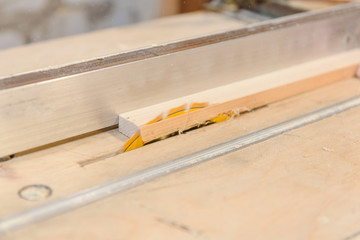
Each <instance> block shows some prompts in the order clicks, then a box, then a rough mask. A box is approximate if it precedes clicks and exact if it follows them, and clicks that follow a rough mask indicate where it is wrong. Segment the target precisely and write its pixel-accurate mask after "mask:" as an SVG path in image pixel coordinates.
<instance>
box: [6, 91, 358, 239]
mask: <svg viewBox="0 0 360 240" xmlns="http://www.w3.org/2000/svg"><path fill="white" fill-rule="evenodd" d="M356 106H360V96H357V97H354V98H351V99H349V100H346V101H343V102H340V103H337V104H335V105H331V106H329V107H325V108H322V109H320V110H318V111H315V112H311V113H308V114H306V115H303V116H300V117H297V118H294V119H291V120H288V121H285V122H282V123H280V124H277V125H273V126H270V127H268V128H265V129H262V130H260V131H256V132H253V133H250V134H248V135H245V136H241V137H239V138H236V139H233V140H231V141H228V142H225V143H222V144H219V145H216V146H213V147H210V148H207V149H204V150H201V151H198V152H195V153H192V154H189V155H186V156H183V157H180V158H177V159H174V160H172V161H169V162H167V163H163V164H160V165H157V166H154V167H151V168H148V169H145V170H143V171H139V172H137V173H134V174H131V175H128V176H124V177H122V178H119V179H116V180H113V181H110V182H107V183H104V184H101V185H98V186H95V187H92V188H89V189H87V190H84V191H81V192H79V193H76V194H74V195H70V196H68V197H65V198H61V199H58V200H56V201H53V202H49V203H47V204H44V205H41V206H38V207H35V208H32V209H30V210H27V211H24V212H21V213H19V214H16V215H13V216H11V217H9V218H6V219H3V220H1V221H0V234H3V233H6V232H7V231H10V230H13V229H16V228H19V227H22V226H25V225H28V224H31V223H35V222H38V221H40V220H44V219H47V218H50V217H52V216H55V215H58V214H61V213H64V212H67V211H70V210H73V209H75V208H78V207H82V206H84V205H86V204H89V203H92V202H95V201H97V200H100V199H103V198H105V197H108V196H110V195H113V194H116V193H119V192H121V191H125V190H127V189H129V188H131V187H134V186H138V185H140V184H143V183H146V182H148V181H150V180H153V179H156V178H158V177H162V176H165V175H167V174H170V173H173V172H175V171H178V170H181V169H184V168H187V167H190V166H193V165H196V164H199V163H202V162H205V161H208V160H211V159H214V158H216V157H220V156H222V155H225V154H228V153H231V152H233V151H236V150H239V149H242V148H245V147H247V146H250V145H252V144H255V143H258V142H261V141H264V140H267V139H269V138H272V137H275V136H278V135H280V134H282V133H284V132H287V131H290V130H293V129H296V128H299V127H302V126H305V125H307V124H310V123H313V122H316V121H319V120H321V119H324V118H327V117H330V116H332V115H334V114H337V113H340V112H343V111H346V110H348V109H350V108H354V107H356Z"/></svg>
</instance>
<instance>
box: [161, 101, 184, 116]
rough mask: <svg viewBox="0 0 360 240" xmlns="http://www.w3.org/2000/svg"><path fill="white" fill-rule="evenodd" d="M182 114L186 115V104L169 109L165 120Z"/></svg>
mask: <svg viewBox="0 0 360 240" xmlns="http://www.w3.org/2000/svg"><path fill="white" fill-rule="evenodd" d="M184 113H186V104H184V105H181V106H179V107H176V108H172V109H170V110H169V112H168V115H167V117H166V118H165V119H169V118H173V117H176V116H179V115H181V114H184Z"/></svg>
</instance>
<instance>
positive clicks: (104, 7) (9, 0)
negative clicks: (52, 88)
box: [0, 0, 350, 49]
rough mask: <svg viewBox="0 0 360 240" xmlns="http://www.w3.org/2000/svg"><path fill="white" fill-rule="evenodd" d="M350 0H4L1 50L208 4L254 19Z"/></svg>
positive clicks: (209, 7) (0, 1)
mask: <svg viewBox="0 0 360 240" xmlns="http://www.w3.org/2000/svg"><path fill="white" fill-rule="evenodd" d="M347 1H350V0H305V1H304V0H0V49H5V48H10V47H15V46H19V45H23V44H28V43H33V42H38V41H43V40H49V39H54V38H59V37H65V36H71V35H76V34H81V33H85V32H90V31H94V30H99V29H105V28H111V27H119V26H123V25H127V24H132V23H137V22H141V21H147V20H151V19H155V18H159V17H164V16H169V15H175V14H179V13H186V12H192V11H196V10H200V9H204V8H206V9H207V10H211V11H221V12H222V13H225V14H227V15H229V13H230V15H231V17H233V18H238V19H239V20H244V21H246V22H252V19H257V20H266V19H269V18H274V17H280V16H284V15H289V14H294V13H298V12H302V11H304V10H313V9H319V8H323V7H326V6H329V5H333V4H338V3H343V2H347ZM254 13H255V15H254ZM249 19H250V21H249Z"/></svg>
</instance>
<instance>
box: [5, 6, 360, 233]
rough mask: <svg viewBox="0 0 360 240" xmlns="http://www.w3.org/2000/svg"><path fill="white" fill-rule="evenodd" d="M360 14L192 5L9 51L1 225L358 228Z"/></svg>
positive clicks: (110, 229) (127, 229)
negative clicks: (254, 14)
mask: <svg viewBox="0 0 360 240" xmlns="http://www.w3.org/2000/svg"><path fill="white" fill-rule="evenodd" d="M359 19H360V5H359V4H358V3H349V4H342V5H337V6H333V7H330V8H325V9H322V10H316V11H315V10H314V11H305V12H300V13H296V14H292V15H289V16H284V17H279V18H273V19H261V20H259V21H256V22H253V21H252V22H251V23H249V22H246V21H244V20H243V18H242V20H239V18H238V17H236V18H234V17H233V16H229V15H228V14H222V13H215V12H196V13H190V14H184V15H179V16H173V17H168V18H164V19H159V20H155V21H152V22H146V23H141V24H137V25H134V26H129V27H123V28H118V29H110V30H103V31H99V32H95V33H90V34H84V35H80V36H75V37H69V38H64V39H58V40H53V41H48V42H43V43H37V44H33V45H29V46H23V47H18V48H14V49H9V50H3V51H1V52H0V57H1V59H3V61H1V64H0V156H1V162H0V164H1V165H0V187H1V197H0V203H1V206H2V207H1V208H0V239H169V238H171V239H357V238H360V190H359V189H360V174H359V172H360V150H359V146H360V121H359V120H360V107H359V106H360V80H359V75H360V72H359V64H360V50H359V46H360V21H359ZM219 118H221V120H214V119H219ZM154 119H155V120H154ZM133 134H138V135H137V136H138V137H141V141H142V144H140V145H139V146H137V147H136V148H135V147H134V148H133V149H132V150H131V151H124V150H127V149H124V147H123V146H124V144H126V142H128V141H129V140H131V137H132V136H133ZM130 142H131V141H130ZM130 144H131V143H130ZM358 184H359V186H358Z"/></svg>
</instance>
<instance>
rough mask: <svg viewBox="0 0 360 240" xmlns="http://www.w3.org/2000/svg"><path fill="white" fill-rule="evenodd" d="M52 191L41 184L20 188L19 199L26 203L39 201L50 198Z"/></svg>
mask: <svg viewBox="0 0 360 240" xmlns="http://www.w3.org/2000/svg"><path fill="white" fill-rule="evenodd" d="M51 194H52V189H51V188H50V187H48V186H46V185H43V184H33V185H28V186H25V187H23V188H21V189H20V190H19V192H18V195H19V197H21V198H22V199H25V200H28V201H40V200H44V199H46V198H48V197H50V196H51Z"/></svg>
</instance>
